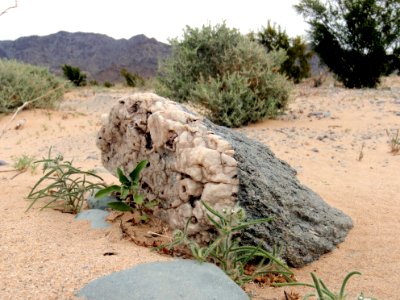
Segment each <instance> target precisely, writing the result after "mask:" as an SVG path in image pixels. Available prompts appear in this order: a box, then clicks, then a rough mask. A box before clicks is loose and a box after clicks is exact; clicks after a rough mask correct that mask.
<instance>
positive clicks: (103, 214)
mask: <svg viewBox="0 0 400 300" xmlns="http://www.w3.org/2000/svg"><path fill="white" fill-rule="evenodd" d="M109 214H110V212H108V211H105V210H101V209H88V210H85V211H82V212H80V213H79V214H77V215H76V217H75V220H77V221H79V220H89V221H90V226H91V227H92V228H94V229H101V228H108V227H110V226H111V224H109V223H107V222H106V218H107V216H108V215H109Z"/></svg>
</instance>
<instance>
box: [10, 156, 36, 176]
mask: <svg viewBox="0 0 400 300" xmlns="http://www.w3.org/2000/svg"><path fill="white" fill-rule="evenodd" d="M13 160H14V163H13V168H14V169H15V170H17V171H19V172H25V171H27V170H29V169H30V170H31V173H32V174H33V173H35V171H36V167H37V165H35V164H34V161H35V160H36V158H35V157H34V156H30V155H26V154H23V155H22V156H19V157H16V158H13Z"/></svg>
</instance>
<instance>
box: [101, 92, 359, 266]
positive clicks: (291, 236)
mask: <svg viewBox="0 0 400 300" xmlns="http://www.w3.org/2000/svg"><path fill="white" fill-rule="evenodd" d="M97 146H98V147H99V149H100V150H101V154H102V155H101V156H102V162H103V165H104V166H105V167H106V168H107V169H108V170H109V171H110V172H112V173H115V171H116V169H117V167H122V168H123V169H124V170H125V172H130V171H131V170H132V169H133V168H134V167H135V166H136V164H137V163H138V162H139V161H141V160H142V159H147V160H148V161H149V166H148V167H147V168H146V169H145V170H143V172H142V174H141V192H143V193H144V194H145V195H146V197H147V198H148V199H149V200H152V199H158V200H160V207H159V208H158V209H157V210H156V211H155V214H156V215H157V216H159V217H160V218H161V219H162V220H163V221H164V222H166V223H167V224H168V225H169V226H170V227H172V228H180V229H183V228H184V226H185V224H186V222H187V220H188V218H191V219H192V222H191V223H190V224H189V231H188V232H189V234H191V235H194V236H196V237H197V238H198V239H199V240H200V241H204V242H207V241H208V238H209V235H208V230H209V229H210V221H209V220H208V218H207V216H206V212H205V209H204V207H203V206H202V205H201V203H200V202H199V200H200V199H201V200H203V201H205V202H207V203H208V204H210V205H211V206H213V207H214V208H215V209H217V210H223V209H233V208H234V207H235V206H236V205H239V206H241V207H242V208H243V209H244V210H245V211H246V213H247V216H248V217H249V218H252V219H255V218H261V217H269V216H272V215H273V216H274V217H275V218H274V220H273V221H272V222H270V223H265V224H259V225H255V226H253V227H252V228H250V229H247V230H246V231H245V232H244V233H243V236H242V239H243V242H247V243H251V244H262V245H263V246H264V247H265V248H267V249H268V250H272V247H273V246H274V245H276V246H280V247H281V248H282V256H283V258H285V259H286V260H287V262H288V263H289V264H291V265H293V266H296V267H298V266H302V265H304V264H307V263H309V262H311V261H313V260H315V259H318V257H319V256H321V255H322V254H324V253H326V252H328V251H330V250H332V249H334V247H335V245H336V244H338V243H340V242H342V241H343V240H344V238H345V236H346V235H347V232H348V231H349V230H350V228H352V226H353V225H352V221H351V219H350V218H349V217H348V216H346V215H345V214H344V213H342V212H341V211H339V210H337V209H335V208H333V207H331V206H329V205H328V204H327V203H325V202H324V201H323V200H322V199H321V197H319V196H318V195H317V194H316V193H314V192H313V191H311V190H310V189H308V188H307V187H305V186H304V185H302V184H301V183H300V182H299V181H298V180H297V178H296V171H295V170H294V169H293V168H291V167H290V166H289V165H288V164H287V163H286V162H284V161H281V160H280V159H278V158H277V157H276V156H275V155H274V154H273V153H272V151H271V150H270V149H269V148H268V147H266V146H265V145H264V144H262V143H260V142H258V141H254V140H251V139H249V138H247V137H246V136H245V135H243V134H241V133H239V132H237V131H234V130H231V129H228V128H225V127H221V126H217V125H215V124H213V123H211V122H210V121H209V120H207V119H204V118H202V117H200V116H198V115H196V114H195V113H193V112H190V111H189V110H187V109H186V108H184V107H183V106H181V105H179V104H177V103H175V102H173V101H170V100H167V99H164V98H162V97H159V96H157V95H155V94H152V93H142V94H133V95H130V96H127V97H124V98H121V99H120V100H119V101H118V102H117V103H116V105H115V106H114V107H113V108H112V109H111V112H110V114H109V117H108V120H105V121H104V125H103V126H102V128H101V129H100V132H99V134H98V140H97Z"/></svg>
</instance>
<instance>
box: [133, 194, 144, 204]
mask: <svg viewBox="0 0 400 300" xmlns="http://www.w3.org/2000/svg"><path fill="white" fill-rule="evenodd" d="M133 201H134V202H135V204H137V205H142V204H143V202H144V197H143V195H135V196H134V197H133Z"/></svg>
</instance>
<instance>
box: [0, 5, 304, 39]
mask: <svg viewBox="0 0 400 300" xmlns="http://www.w3.org/2000/svg"><path fill="white" fill-rule="evenodd" d="M298 2H299V1H296V0H245V1H238V0H231V1H229V0H196V1H192V0H186V1H185V0H140V1H135V0H111V1H104V0H19V1H18V8H15V9H12V10H9V11H8V12H7V13H6V14H4V15H2V16H0V40H15V39H17V38H19V37H22V36H28V35H48V34H51V33H55V32H58V31H60V30H64V31H69V32H76V31H82V32H95V33H102V34H106V35H108V36H111V37H113V38H118V39H119V38H127V39H128V38H130V37H132V36H134V35H137V34H145V35H146V36H147V37H154V38H156V39H157V40H159V41H162V42H167V39H168V38H174V37H181V36H182V30H183V28H185V26H186V25H189V26H191V27H201V26H202V25H203V24H212V25H215V24H218V23H221V22H222V21H223V20H226V23H227V25H228V26H229V27H235V28H238V29H240V31H241V32H242V33H248V32H250V31H258V30H260V29H261V28H262V26H266V25H267V21H268V20H269V19H270V20H271V21H272V22H275V23H276V24H279V25H281V27H282V28H283V29H286V31H287V33H288V34H289V36H295V35H303V36H305V35H306V33H305V31H306V29H307V24H305V23H304V21H303V19H302V17H301V16H299V15H297V14H296V12H295V10H294V9H293V5H294V4H296V3H298ZM12 5H14V1H12V0H0V12H1V11H3V10H4V9H5V8H7V7H9V6H12Z"/></svg>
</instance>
